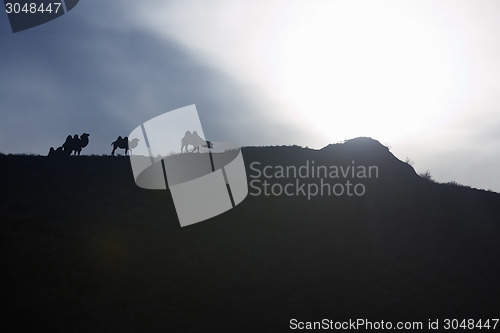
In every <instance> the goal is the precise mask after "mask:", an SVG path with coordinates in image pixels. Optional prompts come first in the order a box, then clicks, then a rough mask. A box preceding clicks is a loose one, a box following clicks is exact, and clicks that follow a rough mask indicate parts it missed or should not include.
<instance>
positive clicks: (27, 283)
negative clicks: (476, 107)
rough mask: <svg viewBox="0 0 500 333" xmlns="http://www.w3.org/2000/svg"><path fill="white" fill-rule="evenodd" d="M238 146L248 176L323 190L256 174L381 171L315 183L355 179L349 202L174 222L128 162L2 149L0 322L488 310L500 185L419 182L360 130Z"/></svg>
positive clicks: (162, 198)
mask: <svg viewBox="0 0 500 333" xmlns="http://www.w3.org/2000/svg"><path fill="white" fill-rule="evenodd" d="M242 151H243V157H244V160H245V164H246V167H247V175H248V180H249V181H252V180H258V181H263V180H267V181H269V182H270V183H272V184H280V186H281V185H286V184H288V183H293V184H297V183H296V182H299V183H298V184H299V185H300V184H302V183H305V184H306V186H307V185H308V184H321V179H322V178H321V177H309V178H300V177H296V178H294V177H283V178H277V179H274V178H269V179H268V178H266V177H264V175H260V177H256V176H257V173H258V172H257V171H255V170H259V171H261V172H264V171H263V168H264V167H269V168H268V169H266V171H268V172H271V173H272V174H273V175H276V172H278V176H279V172H280V171H279V170H280V169H279V168H277V166H285V167H286V166H288V167H290V168H289V170H288V171H290V172H291V173H292V172H293V171H294V170H298V168H300V167H304V166H309V167H310V166H311V164H312V161H314V165H315V166H326V167H328V169H327V170H328V171H329V172H332V173H333V174H332V175H335V174H336V173H337V172H340V173H341V172H342V170H344V171H345V170H347V169H346V168H347V167H349V166H351V167H352V166H370V165H371V166H377V167H378V177H372V178H368V177H366V178H363V177H358V176H359V175H358V174H355V175H354V177H352V173H351V174H349V172H347V173H346V177H339V178H335V177H327V178H328V179H326V180H324V183H328V186H335V184H337V183H340V184H341V185H342V186H345V183H346V181H347V180H348V181H350V182H351V183H353V184H357V183H359V184H363V186H364V187H365V193H364V194H363V195H361V196H358V195H351V196H348V195H340V196H336V195H329V196H328V195H324V196H320V195H316V196H314V197H311V198H309V199H308V198H307V197H304V196H303V195H302V194H300V193H299V195H292V196H287V195H279V196H276V195H271V196H265V195H263V194H261V195H258V196H252V195H249V196H248V197H247V198H246V199H245V200H244V201H243V202H242V203H241V204H240V205H238V206H237V207H236V208H235V209H232V210H230V211H228V212H226V213H224V214H222V215H219V216H217V217H215V218H212V219H210V220H208V221H204V222H201V223H198V224H195V225H192V226H189V227H185V228H180V226H179V224H178V220H177V215H176V212H175V208H174V206H173V203H172V199H171V196H170V193H169V192H168V191H162V190H157V191H154V190H143V189H141V188H138V187H137V186H136V185H135V183H134V180H133V177H132V171H131V167H130V162H129V158H128V157H112V156H102V157H98V156H79V157H78V156H76V157H67V158H59V159H58V158H55V159H51V158H48V157H42V156H18V155H1V156H0V165H1V171H2V172H1V173H0V182H1V183H2V186H3V189H2V193H3V195H2V200H1V202H0V235H1V236H0V246H1V249H2V251H0V262H1V265H2V266H1V267H0V269H1V271H2V274H1V280H2V281H1V282H2V285H3V286H4V289H5V293H4V295H3V299H4V304H7V309H8V311H7V313H4V320H3V321H2V324H3V325H4V326H6V328H7V327H10V326H11V325H15V327H16V328H17V330H23V329H31V330H35V329H36V330H40V328H47V329H49V330H50V331H51V332H58V331H60V332H95V331H106V332H113V331H139V332H142V331H145V332H147V331H204V330H207V331H220V332H237V331H238V332H242V331H248V332H260V331H270V332H277V331H288V330H289V321H290V319H292V318H296V319H298V320H301V321H307V320H311V321H314V320H316V321H320V320H322V319H323V318H329V319H332V320H335V321H345V320H349V319H350V318H352V319H354V318H365V319H370V320H373V321H380V320H384V321H392V322H397V321H399V320H413V321H422V322H423V323H424V325H426V323H427V320H428V319H436V318H439V319H441V320H442V319H444V318H457V319H461V318H476V319H479V318H483V319H486V318H496V317H498V313H497V310H498V309H499V308H500V301H499V299H498V294H499V293H500V285H499V283H498V281H500V260H499V258H500V243H499V242H498V240H499V239H500V223H499V221H500V219H499V218H498V217H499V216H500V195H499V194H497V193H493V192H487V191H481V190H476V189H472V188H468V187H464V186H456V185H446V184H438V183H434V182H432V181H429V180H427V179H425V178H422V177H419V176H418V175H417V174H416V173H415V171H414V170H413V168H412V167H411V166H409V165H408V164H406V163H404V162H402V161H400V160H398V159H397V158H396V157H394V156H393V155H392V154H391V153H390V151H389V150H388V149H387V148H386V147H384V146H383V145H381V144H380V143H379V142H378V141H376V140H372V139H369V138H357V139H353V140H348V141H346V142H345V143H342V144H333V145H329V146H327V147H324V148H323V149H320V150H312V149H307V148H301V147H297V146H289V147H288V146H287V147H245V148H243V149H242ZM308 161H309V162H308ZM255 162H258V164H254V165H253V168H254V169H255V170H252V168H251V165H252V163H255ZM353 162H354V163H353ZM342 168H344V169H342ZM303 170H305V167H304V168H303ZM309 170H311V169H309ZM349 170H351V169H349ZM360 170H362V168H361V169H356V172H358V171H359V172H361V171H360ZM304 172H305V171H304ZM310 172H311V171H310ZM361 175H362V174H361ZM261 185H262V183H260V185H258V186H261ZM294 186H295V185H294ZM325 186H326V185H325ZM259 188H260V187H259ZM312 188H313V189H314V187H312ZM339 188H340V187H339ZM344 188H345V187H344ZM250 191H255V189H252V188H250ZM294 193H295V192H294ZM192 204H193V207H195V206H196V202H193V203H192ZM424 327H425V326H424ZM420 331H421V332H425V331H426V330H425V329H424V330H420Z"/></svg>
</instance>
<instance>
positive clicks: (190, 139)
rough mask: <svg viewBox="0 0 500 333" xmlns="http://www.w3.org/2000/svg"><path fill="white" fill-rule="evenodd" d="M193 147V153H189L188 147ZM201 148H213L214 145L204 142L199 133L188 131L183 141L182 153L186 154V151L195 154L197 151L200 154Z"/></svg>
mask: <svg viewBox="0 0 500 333" xmlns="http://www.w3.org/2000/svg"><path fill="white" fill-rule="evenodd" d="M189 146H193V151H189V150H188V147H189ZM200 147H205V148H212V147H213V145H212V143H211V142H210V141H205V140H203V139H202V138H201V137H200V136H199V135H198V132H196V131H194V132H193V133H191V132H190V131H186V133H185V134H184V137H183V138H182V139H181V153H182V152H184V149H185V150H186V152H187V153H193V152H194V151H195V150H197V151H198V153H199V152H200Z"/></svg>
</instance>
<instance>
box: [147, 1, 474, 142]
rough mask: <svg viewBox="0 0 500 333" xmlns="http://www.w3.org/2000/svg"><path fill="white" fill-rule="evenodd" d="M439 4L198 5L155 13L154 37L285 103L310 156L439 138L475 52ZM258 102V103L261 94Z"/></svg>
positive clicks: (281, 106) (460, 102)
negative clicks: (344, 147)
mask: <svg viewBox="0 0 500 333" xmlns="http://www.w3.org/2000/svg"><path fill="white" fill-rule="evenodd" d="M449 9H450V7H447V9H443V8H440V7H439V6H438V5H436V3H435V2H432V1H423V0H422V1H394V0H385V1H384V0H380V1H351V0H349V1H342V0H339V1H331V0H314V1H292V0H269V1H268V2H266V6H260V5H259V6H256V5H255V4H254V2H251V1H248V2H240V1H220V0H219V1H215V0H214V2H211V3H210V5H207V4H206V2H203V1H197V0H191V1H190V2H188V4H186V3H185V2H182V3H181V2H178V3H177V2H176V3H174V4H172V3H170V4H169V5H168V6H166V7H164V8H163V7H162V10H156V11H155V12H148V13H147V14H144V16H141V17H147V20H141V22H148V24H149V25H150V26H151V28H152V29H153V30H154V31H156V32H158V33H160V34H163V35H165V36H167V37H168V38H169V39H174V40H176V41H178V42H179V43H180V44H182V45H183V46H185V47H187V48H188V49H190V50H191V51H192V54H195V55H197V56H198V57H199V60H200V61H203V62H205V63H207V64H208V65H209V66H216V67H217V68H218V69H219V70H221V71H223V72H225V73H226V74H227V75H229V76H232V77H234V78H236V79H237V80H238V81H240V82H244V83H245V85H246V86H247V87H248V89H249V90H252V91H258V92H259V93H260V94H262V95H265V96H268V97H270V98H271V99H272V100H274V101H276V102H277V104H276V105H277V107H276V108H275V110H276V111H273V113H272V114H269V113H267V114H266V117H277V118H278V119H282V120H283V121H288V122H293V123H294V124H295V125H297V127H296V128H300V129H303V130H304V132H307V133H308V134H307V138H301V139H300V141H301V142H306V144H308V145H310V146H313V147H314V146H316V147H321V146H323V145H325V144H328V143H331V142H335V141H339V140H342V139H348V138H353V137H356V136H371V137H374V138H377V139H379V140H382V141H384V142H390V141H401V140H406V139H412V138H415V137H417V136H418V137H420V136H422V135H423V136H425V135H427V133H431V132H434V133H435V132H436V131H439V129H440V128H441V127H442V126H445V125H446V122H447V121H448V120H449V119H450V117H451V116H452V115H454V113H457V112H460V111H461V110H462V109H463V107H464V105H465V104H466V103H465V102H466V101H465V99H467V98H470V95H471V94H470V91H472V90H473V89H470V87H471V85H472V84H473V83H472V81H473V80H471V79H470V76H471V75H470V73H471V69H470V68H469V67H470V66H469V65H468V64H470V60H469V59H467V57H468V49H467V47H466V46H465V45H463V40H464V38H463V35H464V33H467V31H461V30H460V29H461V28H460V26H461V25H460V24H457V22H454V21H453V16H452V15H448V14H449ZM256 95H258V94H256Z"/></svg>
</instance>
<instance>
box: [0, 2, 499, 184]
mask: <svg viewBox="0 0 500 333" xmlns="http://www.w3.org/2000/svg"><path fill="white" fill-rule="evenodd" d="M499 14H500V2H499V1H496V0H491V1H484V0H483V1H481V0H475V1H472V0H471V1H459V0H453V1H451V0H450V1H438V0H435V1H422V0H416V1H409V0H406V1H405V0H403V1H401V0H394V1H352V0H349V1H347V0H346V1H334V0H324V1H319V0H309V1H306V0H300V1H290V0H268V1H260V2H256V1H214V0H211V1H195V0H183V1H165V0H142V1H130V0H120V1H97V0H81V1H80V3H79V4H78V5H77V6H76V7H75V8H74V9H73V10H72V11H70V12H69V13H67V14H66V15H63V16H62V17H60V18H58V19H56V20H54V21H51V22H49V23H47V24H44V25H42V26H39V27H37V28H34V29H30V30H27V31H23V32H19V33H16V34H12V33H11V32H10V27H9V25H8V20H7V15H6V14H4V15H0V40H1V53H0V68H1V73H2V75H1V77H0V115H1V122H0V151H2V152H4V153H13V152H28V153H38V154H46V153H47V152H48V148H49V147H50V146H59V145H61V144H62V143H63V142H64V138H65V137H66V136H67V135H68V134H75V133H78V134H81V133H82V132H88V133H90V144H89V146H88V147H87V148H85V149H84V151H83V152H84V153H86V154H91V153H96V154H103V153H110V152H111V146H110V143H111V142H112V141H114V140H115V139H116V137H117V136H118V135H121V136H125V135H128V133H130V131H131V130H132V129H134V128H135V127H136V126H138V125H139V124H140V123H142V122H144V121H146V120H148V119H150V118H152V117H154V116H157V115H159V114H162V113H164V112H166V111H169V110H172V109H175V108H178V107H183V106H186V105H190V104H196V106H197V109H198V112H199V113H200V117H201V121H202V124H203V127H204V130H205V134H206V135H207V138H208V139H211V140H214V141H231V142H234V143H237V144H239V145H268V144H298V145H302V146H309V147H314V148H320V147H322V146H325V145H327V144H328V143H332V142H338V141H342V140H344V139H349V138H353V137H356V136H371V137H373V138H375V139H377V140H379V141H381V142H382V143H383V144H385V145H388V146H390V147H391V151H392V152H393V153H394V154H395V155H396V156H397V157H398V158H400V159H402V160H405V159H406V157H409V158H410V159H412V160H413V161H414V162H415V164H414V167H415V168H416V170H417V171H418V172H424V171H426V170H430V172H431V174H432V175H433V176H434V177H435V178H436V179H437V180H439V181H450V180H456V181H458V182H460V183H464V184H467V185H470V186H473V187H479V188H487V189H492V190H495V191H500V154H499V150H500V149H499V148H500V35H499V34H498V32H499V31H500V20H499V19H498V17H499Z"/></svg>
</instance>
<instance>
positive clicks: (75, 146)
mask: <svg viewBox="0 0 500 333" xmlns="http://www.w3.org/2000/svg"><path fill="white" fill-rule="evenodd" d="M89 136H90V134H88V133H83V134H82V135H81V137H80V138H79V137H78V134H75V135H74V136H73V137H71V135H68V136H67V137H66V141H64V143H63V144H62V146H60V147H58V148H57V149H54V147H50V150H49V154H48V156H69V155H71V154H72V153H74V155H77V154H78V155H80V153H81V151H82V149H83V148H85V147H87V145H88V144H89Z"/></svg>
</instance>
